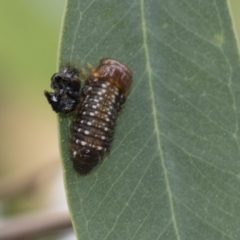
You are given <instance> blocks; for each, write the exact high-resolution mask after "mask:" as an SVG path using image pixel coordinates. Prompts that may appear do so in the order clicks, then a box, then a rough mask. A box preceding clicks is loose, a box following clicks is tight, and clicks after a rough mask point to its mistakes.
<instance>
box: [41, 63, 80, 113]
mask: <svg viewBox="0 0 240 240" xmlns="http://www.w3.org/2000/svg"><path fill="white" fill-rule="evenodd" d="M80 84H81V83H80V80H79V71H78V70H77V69H76V68H74V67H72V66H70V65H67V66H63V67H61V69H60V71H59V72H58V73H55V74H54V75H53V76H52V78H51V88H52V89H53V90H54V92H48V91H44V95H45V96H46V98H47V100H48V102H49V103H50V105H51V106H52V109H53V110H54V111H55V112H57V113H59V112H61V113H69V112H71V111H73V110H74V109H75V108H76V106H77V105H78V104H79V91H80Z"/></svg>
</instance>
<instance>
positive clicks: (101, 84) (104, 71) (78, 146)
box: [70, 58, 132, 174]
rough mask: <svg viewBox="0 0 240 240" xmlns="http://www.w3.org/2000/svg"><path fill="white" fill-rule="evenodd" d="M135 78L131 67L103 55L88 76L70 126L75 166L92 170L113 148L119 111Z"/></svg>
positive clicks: (79, 168)
mask: <svg viewBox="0 0 240 240" xmlns="http://www.w3.org/2000/svg"><path fill="white" fill-rule="evenodd" d="M131 82H132V72H131V70H130V69H129V68H128V67H126V66H125V65H123V64H122V63H120V62H118V61H117V60H114V59H110V58H107V59H102V60H101V61H100V63H99V65H98V66H97V68H95V69H94V70H92V74H91V75H90V76H89V78H88V79H87V80H86V83H85V86H84V87H83V89H82V92H81V96H80V105H79V108H78V110H77V113H76V116H75V119H74V120H73V123H72V126H71V135H70V142H71V145H70V151H71V159H72V161H73V166H74V169H75V170H76V171H77V172H78V173H80V174H87V173H89V172H90V171H91V170H92V169H93V168H94V167H95V166H96V165H97V164H98V162H99V160H101V159H102V158H103V156H104V153H105V152H106V151H109V150H110V145H111V142H112V140H113V134H114V128H115V124H116V119H117V113H118V111H119V110H120V109H121V106H122V104H123V103H124V102H125V99H126V95H127V92H128V90H129V87H130V85H131Z"/></svg>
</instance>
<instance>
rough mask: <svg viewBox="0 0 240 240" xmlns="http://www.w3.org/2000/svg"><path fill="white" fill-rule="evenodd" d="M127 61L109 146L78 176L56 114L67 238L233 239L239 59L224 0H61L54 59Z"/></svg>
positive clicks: (239, 151)
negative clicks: (126, 81) (126, 82)
mask: <svg viewBox="0 0 240 240" xmlns="http://www.w3.org/2000/svg"><path fill="white" fill-rule="evenodd" d="M105 57H111V58H116V59H118V60H119V61H121V62H123V63H125V64H126V65H127V66H129V67H130V68H131V69H132V71H133V75H134V79H133V85H132V87H131V91H130V94H129V96H128V99H127V102H126V104H125V106H124V108H123V111H122V112H121V114H120V116H119V118H118V121H117V127H116V133H115V137H114V142H113V144H112V148H111V152H110V154H109V155H108V156H106V157H105V159H104V161H103V163H102V164H100V165H99V166H98V167H97V168H96V169H94V171H93V172H92V173H91V174H89V175H87V176H79V175H78V174H77V173H75V172H74V170H73V169H72V163H71V160H70V159H69V152H68V146H69V142H68V137H69V126H70V124H71V120H72V118H71V117H72V116H71V115H69V116H63V115H60V117H59V123H60V133H61V148H62V156H63V163H64V168H65V183H66V189H67V197H68V202H69V207H70V212H71V214H72V219H73V224H74V228H75V231H76V234H77V236H78V238H79V239H83V240H85V239H92V240H95V239H96V240H99V239H101V240H111V239H114V240H117V239H124V240H126V239H127V240H130V239H131V240H135V239H136V240H138V239H143V240H146V239H149V240H153V239H159V240H161V239H162V240H175V239H176V240H193V239H194V240H198V239H199V240H200V239H201V240H202V239H208V240H219V239H221V240H230V239H237V240H239V239H240V228H239V225H240V200H239V199H240V181H239V180H240V179H239V176H240V161H239V156H240V139H239V137H240V135H239V127H240V122H239V119H240V115H239V113H240V85H239V76H240V65H239V55H238V49H237V44H236V40H235V36H234V31H233V27H232V22H231V18H230V14H229V10H228V6H227V3H226V1H225V0H218V1H216V0H215V1H214V0H208V1H197V0H168V1H165V0H151V1H150V0H149V1H147V0H138V1H127V0H122V1H117V0H103V1H87V0H81V1H80V0H70V1H69V2H68V6H67V12H66V17H65V24H64V31H63V39H62V45H61V54H60V62H61V63H65V62H69V61H70V62H72V63H73V64H75V65H76V66H78V67H80V68H81V67H84V65H85V64H86V63H91V64H92V65H93V66H97V64H98V62H99V60H100V59H101V58H105Z"/></svg>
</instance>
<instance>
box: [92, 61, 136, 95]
mask: <svg viewBox="0 0 240 240" xmlns="http://www.w3.org/2000/svg"><path fill="white" fill-rule="evenodd" d="M92 74H93V76H94V77H95V78H98V79H100V80H104V81H107V82H110V83H111V84H113V85H115V86H116V87H117V88H118V89H120V91H121V93H122V94H123V96H126V95H127V92H128V90H129V88H130V86H131V83H132V72H131V70H130V69H129V68H128V67H127V66H125V65H123V64H122V63H120V62H118V61H117V60H114V59H111V58H105V59H102V60H101V61H100V62H99V65H98V66H97V67H96V68H95V69H94V70H93V73H92Z"/></svg>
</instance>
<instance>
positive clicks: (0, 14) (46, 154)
mask: <svg viewBox="0 0 240 240" xmlns="http://www.w3.org/2000/svg"><path fill="white" fill-rule="evenodd" d="M229 3H230V4H231V9H232V12H233V14H234V15H233V16H234V22H235V28H236V30H237V31H238V36H239V37H238V38H239V39H240V34H239V33H240V1H239V0H230V1H229ZM65 4H66V2H65V1H64V0H51V1H49V0H41V1H40V0H22V1H13V0H12V1H11V0H2V1H1V3H0V29H1V37H0V56H1V57H0V83H1V84H0V109H1V114H0V132H1V137H0V165H1V168H0V177H5V176H8V175H15V174H19V173H21V172H24V171H27V170H28V169H33V168H36V167H38V166H43V165H44V164H48V163H49V162H51V161H54V160H56V161H57V162H58V163H57V164H56V167H59V166H60V161H59V151H58V137H57V135H58V133H57V131H58V129H57V121H56V114H55V113H54V112H52V110H51V108H50V106H49V105H48V103H47V101H46V99H45V97H44V95H43V90H44V89H48V90H50V77H51V76H52V74H53V73H54V72H55V71H56V68H57V52H58V42H59V37H60V28H61V23H62V17H63V14H64V7H65ZM49 168H51V167H49ZM39 196H41V197H44V194H42V192H41V193H40V194H38V195H37V197H35V198H33V199H32V200H33V201H32V203H30V201H29V199H28V201H27V202H26V198H25V197H24V199H22V201H21V200H20V203H18V204H17V207H13V206H11V210H3V213H7V212H14V211H13V210H15V212H23V211H25V210H29V209H34V208H35V207H36V206H38V205H39V204H37V203H36V202H39V201H36V199H38V200H39ZM20 198H21V197H20ZM17 200H18V201H19V199H17ZM41 202H42V201H41ZM4 206H5V207H6V206H7V204H5V205H4ZM2 209H3V208H2ZM9 209H10V208H9ZM19 209H20V210H19Z"/></svg>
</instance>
